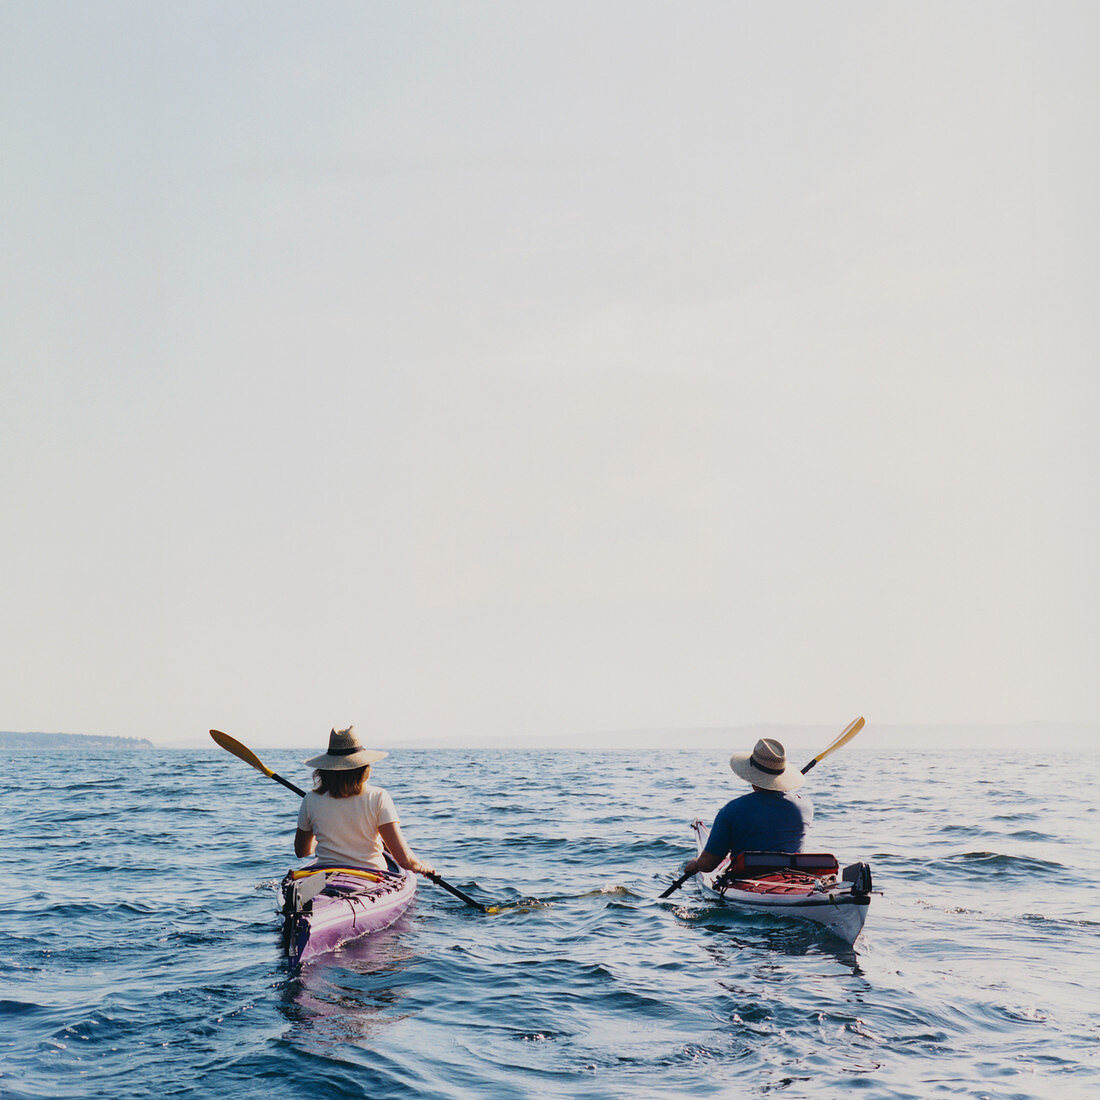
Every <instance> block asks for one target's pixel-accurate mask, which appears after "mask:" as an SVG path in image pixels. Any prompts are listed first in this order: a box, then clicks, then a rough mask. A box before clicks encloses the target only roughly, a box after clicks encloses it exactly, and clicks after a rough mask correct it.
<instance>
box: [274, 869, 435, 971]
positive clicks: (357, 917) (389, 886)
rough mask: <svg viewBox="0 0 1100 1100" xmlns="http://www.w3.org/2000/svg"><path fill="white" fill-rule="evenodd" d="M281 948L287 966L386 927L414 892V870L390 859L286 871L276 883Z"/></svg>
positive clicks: (411, 898) (404, 906)
mask: <svg viewBox="0 0 1100 1100" xmlns="http://www.w3.org/2000/svg"><path fill="white" fill-rule="evenodd" d="M279 894H280V911H281V913H282V918H283V935H282V950H283V954H284V956H285V957H286V959H287V960H288V961H289V962H290V964H291V965H292V966H298V965H300V964H301V963H303V962H306V961H307V960H309V959H312V958H314V957H315V956H317V955H321V954H324V953H325V952H328V951H332V950H334V949H335V948H337V947H338V946H339V945H340V944H342V943H345V942H346V941H348V940H352V939H358V938H359V937H360V936H368V935H370V934H371V933H373V932H380V931H381V930H382V929H383V928H388V927H389V926H390V925H391V924H393V922H394V921H395V920H397V918H398V917H400V916H401V914H402V913H404V912H405V910H406V909H407V908H408V907H409V905H410V903H411V902H412V900H413V897H414V896H415V894H416V876H415V875H413V874H410V873H409V872H408V871H404V870H402V869H401V868H400V867H398V866H397V864H395V863H392V861H391V868H390V869H387V870H384V871H380V870H377V869H375V868H371V867H346V866H345V867H310V868H305V869H302V870H291V871H288V872H287V875H286V877H285V878H284V879H283V882H282V885H281V886H280V888H279Z"/></svg>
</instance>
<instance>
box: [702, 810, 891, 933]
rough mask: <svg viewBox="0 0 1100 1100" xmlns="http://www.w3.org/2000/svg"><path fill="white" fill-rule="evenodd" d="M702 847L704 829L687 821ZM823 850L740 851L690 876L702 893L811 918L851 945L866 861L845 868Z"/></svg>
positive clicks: (867, 882)
mask: <svg viewBox="0 0 1100 1100" xmlns="http://www.w3.org/2000/svg"><path fill="white" fill-rule="evenodd" d="M691 827H692V830H693V831H694V833H695V843H696V848H697V850H698V851H699V852H702V850H703V848H704V847H705V846H706V843H707V838H708V837H709V836H710V828H709V826H708V825H706V823H705V822H702V821H698V820H696V821H694V822H692V826H691ZM839 875H840V866H839V864H838V863H837V861H836V857H835V856H832V855H830V854H827V853H789V852H745V853H741V854H740V855H739V856H738V858H737V861H736V862H735V863H731V860H730V858H729V856H727V857H726V858H725V859H723V860H722V862H721V863H720V864H719V865H718V866H717V867H716V868H715V869H714V870H713V871H708V872H700V873H699V874H697V875H696V876H695V878H696V882H697V883H698V886H699V889H700V891H701V892H702V894H703V895H704V896H705V897H708V898H712V899H714V900H717V901H721V902H723V903H727V904H732V905H735V906H737V907H739V908H742V909H748V910H751V911H754V912H758V913H771V914H774V915H776V916H783V917H788V916H790V917H798V918H800V919H802V920H809V921H813V922H814V923H815V924H819V925H821V926H822V927H824V928H826V929H828V930H829V931H830V932H832V933H833V934H834V935H837V936H839V937H840V938H841V939H843V940H845V941H846V942H847V943H849V944H854V943H855V941H856V939H857V938H858V936H859V934H860V932H862V931H863V924H864V921H865V920H866V919H867V907H868V905H869V904H870V900H871V899H870V893H871V873H870V868H868V867H867V865H866V864H863V863H857V864H854V865H853V866H851V867H848V868H845V870H844V872H843V877H839Z"/></svg>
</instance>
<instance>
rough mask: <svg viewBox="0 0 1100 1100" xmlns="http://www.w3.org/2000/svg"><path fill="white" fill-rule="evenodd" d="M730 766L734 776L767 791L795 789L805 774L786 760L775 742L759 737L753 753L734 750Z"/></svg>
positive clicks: (800, 784)
mask: <svg viewBox="0 0 1100 1100" xmlns="http://www.w3.org/2000/svg"><path fill="white" fill-rule="evenodd" d="M730 767H731V768H732V769H733V771H734V773H735V774H736V775H739V776H740V777H741V778H742V779H744V780H747V781H748V782H749V783H751V784H752V785H753V786H754V787H763V788H764V789H765V790H768V791H794V790H797V789H798V788H799V787H801V786H802V784H803V782H804V781H805V778H806V777H805V776H804V775H803V774H802V773H801V772H800V771H799V770H798V769H797V768H796V767H794V766H793V765H791V764H788V763H787V753H786V751H785V750H784V748H783V746H782V745H781V744H780V743H779V742H778V741H773V740H772V739H771V738H770V737H762V738H761V739H760V740H759V741H757V742H756V747H755V748H754V749H753V750H752V752H735V753H734V754H733V756H731V757H730Z"/></svg>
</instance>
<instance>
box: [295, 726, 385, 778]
mask: <svg viewBox="0 0 1100 1100" xmlns="http://www.w3.org/2000/svg"><path fill="white" fill-rule="evenodd" d="M384 756H389V753H388V752H379V751H378V749H365V748H363V746H362V745H361V744H360V743H359V738H358V737H357V736H356V734H355V727H354V726H348V728H347V729H346V730H333V731H332V732H331V733H330V734H329V735H328V752H326V753H325V754H324V756H315V757H313V759H312V760H306V761H305V765H306V767H307V768H317V769H318V770H319V771H326V772H342V771H347V770H350V769H351V768H361V767H363V765H364V764H373V763H374V762H375V761H376V760H381V759H382V757H384Z"/></svg>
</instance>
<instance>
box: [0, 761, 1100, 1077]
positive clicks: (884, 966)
mask: <svg viewBox="0 0 1100 1100" xmlns="http://www.w3.org/2000/svg"><path fill="white" fill-rule="evenodd" d="M308 751H311V750H304V751H302V752H288V751H270V752H263V753H262V754H261V755H262V756H263V758H264V760H265V762H266V763H268V765H269V766H271V767H273V768H275V769H276V770H277V771H280V772H281V773H282V774H283V775H286V776H287V777H288V778H290V779H293V780H294V781H296V782H298V784H299V785H300V786H304V785H306V783H307V782H308V773H307V771H306V769H304V768H303V767H302V766H301V765H300V763H299V761H300V760H301V759H302V757H303V756H304V755H307V753H308ZM810 755H812V753H810ZM2 762H3V773H2V774H3V775H4V776H5V777H6V778H5V783H4V787H3V790H2V792H0V814H2V818H3V822H4V842H3V846H2V854H0V882H2V886H3V890H2V895H0V897H2V901H0V944H2V951H0V1095H2V1096H4V1097H31V1096H33V1097H90V1096H112V1097H141V1096H154V1095H155V1096H175V1095H190V1096H211V1097H215V1096H217V1097H221V1096H226V1095H234V1096H236V1097H250V1096H256V1097H280V1096H286V1097H299V1096H303V1095H328V1096H332V1095H366V1096H370V1097H398V1096H403V1097H407V1096H410V1095H413V1096H430V1097H468V1096H486V1097H527V1096H530V1097H569V1098H575V1097H625V1096H688V1095H691V1096H735V1095H764V1094H768V1093H772V1092H776V1093H780V1094H784V1095H787V1096H811V1097H834V1096H836V1095H838V1094H839V1093H840V1092H841V1090H847V1089H856V1090H859V1091H860V1092H861V1093H862V1094H863V1095H866V1096H873V1097H880V1096H881V1097H927V1096H938V1095H945V1096H950V1095H964V1096H990V1097H1010V1096H1011V1097H1036V1096H1038V1097H1065V1096H1086V1095H1100V996H1098V992H1097V991H1098V990H1100V965H1098V959H1100V952H1098V948H1100V935H1098V934H1100V905H1098V900H1100V899H1098V892H1097V883H1100V829H1098V821H1100V818H1098V812H1097V804H1096V791H1097V785H1096V781H1097V772H1098V770H1100V769H1098V763H1097V757H1096V756H1091V757H1088V758H1085V759H1082V758H1080V757H1077V756H1074V757H1068V756H1067V757H1064V758H1058V759H1057V760H1056V762H1054V763H1045V762H1044V763H1040V762H1039V761H1038V759H1037V758H1034V757H1028V756H1024V755H1009V756H1006V757H999V758H998V757H990V756H988V755H974V756H972V757H965V758H962V759H955V760H948V759H945V758H944V757H943V756H940V755H928V756H921V755H919V754H913V753H904V754H898V755H881V754H879V755H875V754H868V753H867V752H866V751H856V749H855V748H854V747H853V748H849V749H846V750H843V751H842V752H840V753H837V754H836V755H835V756H834V757H832V758H830V759H829V760H828V761H826V762H825V763H823V764H822V765H821V766H820V767H819V768H818V769H817V770H816V771H815V772H814V773H813V774H812V776H811V777H810V778H811V782H809V783H808V784H807V790H808V792H809V793H810V794H811V795H812V797H813V798H814V800H815V803H816V805H817V811H818V816H817V820H816V821H815V826H814V832H813V834H812V836H813V844H812V847H814V848H815V849H826V850H830V849H831V850H834V851H835V852H836V854H837V855H838V856H839V857H840V859H841V862H842V863H844V862H852V861H854V860H856V859H860V858H862V859H867V860H869V861H870V862H871V864H872V867H873V870H874V872H875V884H876V887H881V888H882V889H883V890H884V894H883V895H882V896H876V897H875V898H874V900H873V902H872V907H871V911H870V916H869V918H868V921H867V927H866V929H865V932H864V935H863V938H862V939H861V940H860V941H859V943H858V945H857V950H856V951H854V952H853V951H851V950H850V949H847V948H845V946H844V945H843V944H840V943H838V942H836V941H833V940H831V939H830V938H829V936H828V935H827V933H824V932H820V931H817V930H815V929H814V928H813V926H810V925H806V926H801V925H792V924H784V923H780V922H778V921H777V920H775V919H769V918H764V917H748V916H742V915H738V914H736V913H733V912H729V911H725V910H721V909H718V908H714V907H711V906H709V905H707V904H706V903H704V902H703V901H702V900H701V899H699V898H698V897H696V896H695V895H694V894H693V893H692V892H691V891H690V890H685V891H683V892H682V893H681V894H680V895H678V896H677V897H676V898H675V899H673V901H672V902H659V901H657V900H656V898H657V895H658V894H659V893H660V891H661V889H662V888H663V887H664V886H665V885H666V884H667V883H668V882H669V881H670V880H671V879H672V878H674V877H675V875H676V872H677V868H678V866H679V864H680V862H681V861H682V860H683V859H684V858H686V857H687V855H688V854H689V852H690V849H689V841H690V836H689V832H688V822H689V821H690V819H691V818H692V817H693V816H695V815H699V816H708V817H709V816H710V815H711V814H712V813H713V811H714V810H716V809H717V808H718V806H719V805H720V804H721V803H722V802H723V801H724V800H725V799H726V798H728V797H731V796H732V795H733V794H739V793H742V791H743V789H744V788H743V787H742V786H741V785H739V784H738V782H737V780H736V779H735V778H734V777H733V776H732V774H731V773H730V772H729V771H728V769H727V768H726V764H725V759H724V756H722V755H721V754H718V753H695V752H666V753H658V754H653V753H646V754H640V753H639V754H624V753H607V754H599V753H572V752H563V753H554V752H514V753H498V752H488V751H477V752H463V751H449V752H419V753H413V752H410V751H396V752H394V753H393V754H392V755H391V756H390V757H389V759H387V760H386V761H385V762H384V763H383V764H382V765H380V766H379V767H378V768H377V769H376V773H375V778H376V780H377V781H378V782H379V783H381V784H382V785H384V786H386V787H387V788H388V789H389V790H390V791H391V792H392V793H393V795H394V798H395V800H396V802H397V805H398V808H399V810H400V811H401V813H402V816H403V819H404V822H405V827H406V833H407V835H408V837H409V839H410V841H411V842H412V844H413V846H414V848H415V849H416V850H417V852H418V853H419V854H421V855H422V856H423V857H424V858H426V859H430V860H432V861H433V862H434V863H435V865H436V867H437V868H438V870H439V871H440V873H441V874H443V875H444V877H446V878H448V879H449V880H450V881H451V882H453V883H455V884H456V885H458V886H460V887H463V888H465V889H467V890H468V891H469V892H471V893H475V894H477V895H478V896H480V897H482V898H484V899H485V900H487V901H501V900H520V899H523V898H529V897H530V898H537V899H540V901H541V902H542V905H541V906H539V907H526V908H519V909H511V910H507V911H505V912H502V913H500V914H497V915H492V916H484V915H481V914H479V913H477V912H476V911H474V910H472V909H469V908H467V907H465V906H463V905H462V904H461V903H460V902H458V901H457V900H455V899H454V898H452V897H451V896H450V895H448V894H446V893H444V892H442V891H441V890H439V889H438V888H434V887H431V886H430V885H427V884H425V885H424V886H423V888H422V890H421V892H420V894H419V895H418V899H417V901H416V902H415V903H414V906H413V908H412V909H411V910H410V911H409V913H408V914H406V916H405V917H403V918H402V919H401V921H400V922H399V923H398V924H397V925H395V926H394V927H393V928H392V929H390V930H389V931H388V932H387V933H384V934H383V935H382V936H381V937H379V938H377V939H375V940H373V941H367V942H366V943H364V944H361V945H357V946H355V947H354V948H349V949H347V950H346V951H344V952H343V953H340V954H337V955H336V956H334V957H332V958H331V960H329V961H327V962H321V963H319V964H317V965H313V966H310V967H308V968H307V969H306V970H305V972H304V973H302V974H301V975H300V976H290V975H289V974H288V973H287V972H286V971H285V970H284V969H283V967H282V964H281V963H280V961H279V958H278V953H277V921H276V918H275V899H274V894H273V889H274V885H275V883H276V882H277V881H278V879H279V878H280V877H281V876H282V874H283V872H284V871H285V869H286V868H287V866H289V865H290V864H291V862H292V860H291V858H290V856H291V848H290V845H291V837H292V833H293V827H294V820H295V817H294V815H295V814H296V812H297V801H298V800H297V798H296V797H295V796H294V795H293V794H292V793H290V792H289V791H286V790H285V789H284V788H282V787H280V786H278V785H277V784H275V783H272V782H271V781H269V780H266V779H264V778H263V776H261V775H259V774H258V773H257V772H255V771H253V770H252V769H250V768H248V767H247V766H245V765H244V764H242V763H241V762H240V761H238V760H236V759H234V758H233V757H231V756H228V755H227V754H226V753H224V752H222V751H220V750H219V749H217V748H215V747H213V746H212V747H211V749H210V750H209V751H205V752H158V753H151V752H142V753H138V752H135V753H130V752H116V753H97V754H90V755H80V754H77V753H67V754H64V755H62V756H60V757H56V758H51V759H48V760H45V761H38V760H36V759H34V757H33V756H31V755H29V754H25V753H9V754H7V755H6V756H5V757H4V758H2Z"/></svg>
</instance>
